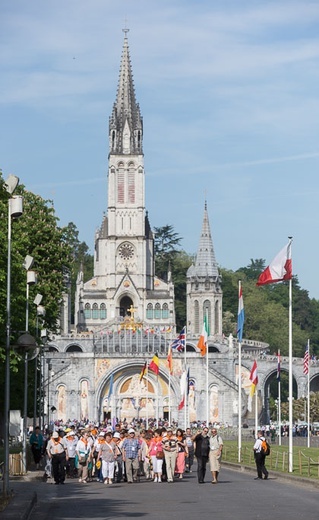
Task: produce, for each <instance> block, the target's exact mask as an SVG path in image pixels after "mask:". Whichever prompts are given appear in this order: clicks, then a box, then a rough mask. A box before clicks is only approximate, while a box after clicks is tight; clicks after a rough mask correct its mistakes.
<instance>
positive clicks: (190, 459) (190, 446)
mask: <svg viewBox="0 0 319 520" xmlns="http://www.w3.org/2000/svg"><path fill="white" fill-rule="evenodd" d="M185 440H186V446H187V456H186V459H185V463H186V473H191V472H192V465H193V464H194V441H193V439H192V432H191V429H190V428H186V435H185Z"/></svg>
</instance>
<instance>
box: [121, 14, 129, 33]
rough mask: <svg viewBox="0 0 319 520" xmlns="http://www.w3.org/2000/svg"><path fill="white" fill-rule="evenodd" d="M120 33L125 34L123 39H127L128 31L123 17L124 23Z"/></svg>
mask: <svg viewBox="0 0 319 520" xmlns="http://www.w3.org/2000/svg"><path fill="white" fill-rule="evenodd" d="M122 31H123V32H124V34H125V36H124V38H127V33H128V32H129V29H128V28H127V18H126V17H125V21H124V29H122Z"/></svg>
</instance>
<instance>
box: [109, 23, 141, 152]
mask: <svg viewBox="0 0 319 520" xmlns="http://www.w3.org/2000/svg"><path fill="white" fill-rule="evenodd" d="M123 32H124V43H123V50H122V58H121V66H120V76H119V82H118V87H117V96H116V100H115V103H114V105H113V110H112V115H111V116H110V120H109V139H110V155H111V154H125V155H126V154H143V118H142V117H141V113H140V107H139V104H138V103H137V102H136V97H135V89H134V81H133V73H132V66H131V59H130V52H129V46H128V39H127V33H128V29H123Z"/></svg>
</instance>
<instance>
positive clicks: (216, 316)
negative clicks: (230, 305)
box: [215, 300, 220, 334]
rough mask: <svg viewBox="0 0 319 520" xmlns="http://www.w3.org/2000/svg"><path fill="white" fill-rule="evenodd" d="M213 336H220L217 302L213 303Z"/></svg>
mask: <svg viewBox="0 0 319 520" xmlns="http://www.w3.org/2000/svg"><path fill="white" fill-rule="evenodd" d="M215 334H220V330H219V302H218V300H217V301H216V302H215Z"/></svg>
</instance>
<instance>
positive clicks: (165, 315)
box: [162, 303, 168, 320]
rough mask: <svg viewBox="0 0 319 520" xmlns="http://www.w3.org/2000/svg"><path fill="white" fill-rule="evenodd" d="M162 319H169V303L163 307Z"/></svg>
mask: <svg viewBox="0 0 319 520" xmlns="http://www.w3.org/2000/svg"><path fill="white" fill-rule="evenodd" d="M162 318H163V319H164V320H165V319H167V318H168V305H167V303H163V307H162Z"/></svg>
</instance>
